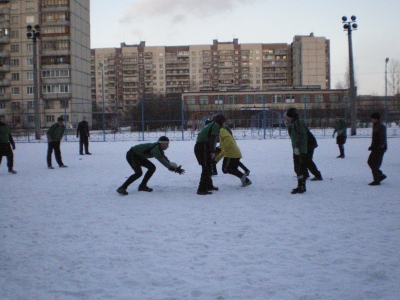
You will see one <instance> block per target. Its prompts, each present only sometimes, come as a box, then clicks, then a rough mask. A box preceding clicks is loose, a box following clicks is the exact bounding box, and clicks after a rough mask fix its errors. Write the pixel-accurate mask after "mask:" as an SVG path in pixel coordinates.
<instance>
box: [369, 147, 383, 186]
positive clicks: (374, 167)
mask: <svg viewBox="0 0 400 300" xmlns="http://www.w3.org/2000/svg"><path fill="white" fill-rule="evenodd" d="M384 154H385V151H383V150H373V151H371V154H370V155H369V157H368V165H369V167H370V168H371V171H372V176H373V177H374V181H377V182H380V181H381V180H380V177H381V176H382V175H383V173H382V171H381V170H380V168H381V165H382V161H383V155H384Z"/></svg>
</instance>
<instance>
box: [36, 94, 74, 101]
mask: <svg viewBox="0 0 400 300" xmlns="http://www.w3.org/2000/svg"><path fill="white" fill-rule="evenodd" d="M42 98H43V100H59V99H61V100H65V99H71V93H58V94H56V93H50V94H42Z"/></svg>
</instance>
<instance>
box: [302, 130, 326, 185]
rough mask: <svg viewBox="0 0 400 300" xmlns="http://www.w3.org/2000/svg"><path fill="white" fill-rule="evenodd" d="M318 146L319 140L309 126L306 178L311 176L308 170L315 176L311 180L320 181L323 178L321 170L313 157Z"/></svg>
mask: <svg viewBox="0 0 400 300" xmlns="http://www.w3.org/2000/svg"><path fill="white" fill-rule="evenodd" d="M317 147H318V143H317V140H316V138H315V136H314V135H313V134H312V133H311V131H310V130H309V129H308V128H307V162H306V166H307V169H306V173H305V179H307V178H308V177H310V175H309V174H308V171H310V173H311V174H313V175H314V178H312V179H311V181H320V180H322V175H321V172H320V171H319V170H318V168H317V165H316V164H315V162H314V160H313V157H314V150H315V148H317Z"/></svg>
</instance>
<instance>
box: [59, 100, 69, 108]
mask: <svg viewBox="0 0 400 300" xmlns="http://www.w3.org/2000/svg"><path fill="white" fill-rule="evenodd" d="M60 108H68V101H60Z"/></svg>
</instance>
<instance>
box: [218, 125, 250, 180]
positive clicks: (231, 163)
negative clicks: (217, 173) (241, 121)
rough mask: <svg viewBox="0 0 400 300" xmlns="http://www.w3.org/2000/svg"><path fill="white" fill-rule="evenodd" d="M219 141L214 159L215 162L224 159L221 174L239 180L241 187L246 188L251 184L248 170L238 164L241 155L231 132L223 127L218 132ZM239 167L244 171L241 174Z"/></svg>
mask: <svg viewBox="0 0 400 300" xmlns="http://www.w3.org/2000/svg"><path fill="white" fill-rule="evenodd" d="M219 140H220V142H221V145H220V149H221V151H220V152H219V153H218V155H217V156H216V157H215V159H214V160H215V162H218V161H220V160H221V159H222V158H224V160H223V163H222V172H223V173H224V174H232V175H233V176H236V177H238V178H239V179H240V181H241V183H242V186H248V185H250V184H251V181H250V179H248V178H247V176H248V175H249V174H250V171H249V169H247V168H246V167H245V166H244V165H243V163H241V162H240V159H241V158H242V153H241V151H240V149H239V147H238V145H237V144H236V141H235V139H234V138H233V135H232V131H231V130H230V129H229V128H228V127H227V126H225V127H223V128H221V129H220V130H219ZM239 166H241V167H242V168H244V169H245V170H246V171H245V173H242V172H241V171H239V169H238V168H239Z"/></svg>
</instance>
